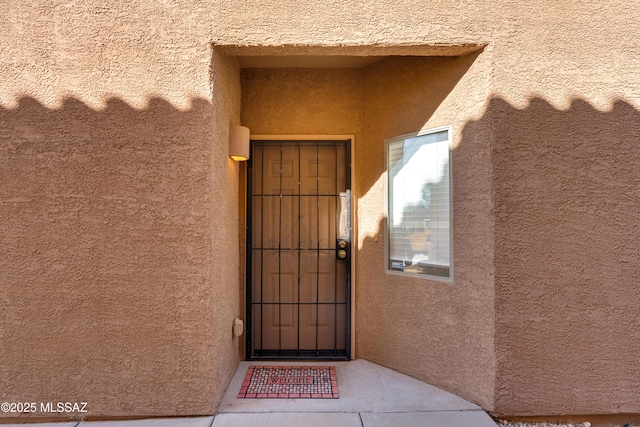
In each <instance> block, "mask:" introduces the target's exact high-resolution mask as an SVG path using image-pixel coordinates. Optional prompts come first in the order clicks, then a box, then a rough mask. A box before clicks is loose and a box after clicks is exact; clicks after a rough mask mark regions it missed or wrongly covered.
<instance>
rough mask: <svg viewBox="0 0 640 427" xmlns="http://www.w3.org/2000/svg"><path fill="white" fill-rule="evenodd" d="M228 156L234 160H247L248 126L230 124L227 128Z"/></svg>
mask: <svg viewBox="0 0 640 427" xmlns="http://www.w3.org/2000/svg"><path fill="white" fill-rule="evenodd" d="M229 157H231V158H232V159H233V160H235V161H236V162H242V161H245V160H249V128H248V127H245V126H231V127H230V128H229Z"/></svg>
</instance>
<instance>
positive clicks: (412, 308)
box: [355, 52, 495, 409]
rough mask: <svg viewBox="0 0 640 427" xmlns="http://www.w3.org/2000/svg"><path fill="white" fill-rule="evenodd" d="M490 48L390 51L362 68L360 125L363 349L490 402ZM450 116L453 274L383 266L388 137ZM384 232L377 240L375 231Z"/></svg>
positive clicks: (358, 288) (359, 303)
mask: <svg viewBox="0 0 640 427" xmlns="http://www.w3.org/2000/svg"><path fill="white" fill-rule="evenodd" d="M489 64H490V54H489V53H486V52H485V53H482V54H480V53H476V54H472V55H468V56H464V57H460V58H413V59H412V58H400V59H393V58H390V59H385V60H383V61H381V62H379V63H376V64H373V65H371V66H370V67H368V68H367V69H365V71H364V102H363V107H364V130H363V138H362V140H360V141H357V144H356V154H355V160H356V170H357V172H358V180H357V182H358V187H357V189H356V195H357V197H358V238H359V242H358V247H359V253H358V258H357V261H358V269H357V272H356V277H357V284H356V325H357V331H356V333H357V334H356V340H357V351H358V356H359V357H363V358H365V359H368V360H371V361H374V362H377V363H380V364H382V365H385V366H389V367H391V368H393V369H396V370H399V371H401V372H404V373H407V374H410V375H412V376H414V377H416V378H419V379H421V380H423V381H426V382H429V383H431V384H434V385H436V386H439V387H442V388H444V389H447V390H449V391H452V392H454V393H457V394H459V395H461V396H463V397H465V398H467V399H470V400H472V401H474V402H477V403H480V404H481V405H482V406H483V407H485V408H487V409H491V408H492V404H493V390H494V378H495V362H494V347H493V342H494V341H493V335H494V329H493V319H494V312H493V305H494V300H493V298H494V297H493V285H494V280H493V266H492V262H491V261H492V259H493V230H492V215H491V211H492V201H491V166H490V138H489V129H488V127H487V126H476V127H474V129H473V131H469V130H467V129H465V130H463V128H464V126H465V124H466V122H467V121H468V120H470V119H471V118H473V117H476V116H478V117H479V116H481V115H482V113H483V108H484V103H483V100H484V99H485V98H486V96H487V92H488V89H489V72H490V69H491V67H490V66H489ZM447 125H451V126H452V127H453V130H452V134H453V137H454V151H453V156H452V158H453V160H452V171H453V212H454V216H453V224H454V233H453V239H454V240H453V246H454V257H455V259H454V269H455V270H454V281H453V283H445V282H435V281H430V280H426V279H423V278H421V279H415V278H410V277H407V276H397V275H391V274H386V273H385V271H384V265H385V261H384V246H385V241H386V231H385V227H386V226H385V222H384V211H385V208H384V200H385V196H384V185H383V183H384V180H383V174H384V171H385V164H384V159H385V154H384V150H385V148H384V140H385V138H390V137H393V136H399V135H404V134H407V133H411V132H417V131H419V130H421V129H429V128H435V127H440V126H447ZM376 235H377V237H378V241H377V242H376V239H375V237H376Z"/></svg>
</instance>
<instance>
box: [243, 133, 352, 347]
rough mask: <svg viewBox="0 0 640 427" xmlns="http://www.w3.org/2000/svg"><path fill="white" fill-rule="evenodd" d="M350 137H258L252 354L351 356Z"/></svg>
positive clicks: (251, 257) (252, 187) (252, 189)
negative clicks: (263, 138) (275, 139)
mask: <svg viewBox="0 0 640 427" xmlns="http://www.w3.org/2000/svg"><path fill="white" fill-rule="evenodd" d="M349 143H350V141H252V154H251V161H250V163H249V179H248V180H247V182H248V187H249V188H248V192H247V194H248V195H249V197H248V207H249V220H248V221H247V223H248V227H249V230H248V231H249V232H248V233H247V235H248V239H247V240H248V243H247V248H248V250H247V273H248V274H247V277H248V280H247V282H248V289H247V317H248V324H249V325H250V328H249V330H248V333H247V357H248V358H250V359H280V358H282V359H302V358H313V359H345V358H347V357H348V355H349V343H350V339H349V324H350V303H351V301H350V295H351V292H350V283H349V278H350V271H349V269H350V261H349V259H350V249H351V248H350V224H349V219H350V212H349V205H350V203H349V193H350V190H349V184H350V172H349V164H350V150H349V148H350V147H349Z"/></svg>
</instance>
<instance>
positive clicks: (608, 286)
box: [491, 99, 640, 415]
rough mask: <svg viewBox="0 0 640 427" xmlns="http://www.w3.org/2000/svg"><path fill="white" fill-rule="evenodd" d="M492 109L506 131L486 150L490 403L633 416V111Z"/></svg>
mask: <svg viewBox="0 0 640 427" xmlns="http://www.w3.org/2000/svg"><path fill="white" fill-rule="evenodd" d="M491 105H492V107H491V110H492V112H493V115H494V117H496V118H497V117H500V118H501V120H505V121H506V122H508V123H509V126H501V127H498V128H495V131H496V135H495V140H496V143H495V146H494V149H493V151H494V164H493V172H494V182H495V191H496V254H497V255H498V256H496V260H495V268H496V307H497V310H496V316H497V317H496V323H497V332H498V333H497V336H496V340H497V345H496V348H497V351H498V357H499V359H500V369H499V370H498V378H497V383H498V384H499V389H498V390H497V395H496V399H497V402H496V407H497V408H498V410H499V411H500V412H501V413H507V414H514V413H517V414H526V415H541V414H544V415H546V414H567V413H577V414H587V413H605V414H606V413H609V414H615V413H638V412H640V399H639V396H640V394H639V393H638V389H639V387H640V358H639V357H638V354H640V328H639V327H638V326H639V321H640V317H639V315H638V312H639V310H638V308H639V307H638V303H639V302H640V287H639V286H638V284H639V283H640V267H639V265H638V260H640V225H639V224H640V209H638V200H640V145H639V144H640V113H639V112H638V110H636V109H634V108H633V107H631V106H630V105H629V104H627V103H625V102H617V103H616V104H615V105H614V106H613V107H612V108H611V110H609V111H599V110H598V109H596V108H594V107H593V106H592V105H590V104H589V103H587V102H584V101H574V102H573V103H572V104H571V106H570V107H569V108H568V109H564V110H558V109H557V108H554V107H553V106H552V105H550V104H549V103H548V102H547V101H546V100H543V99H534V100H532V101H531V102H530V104H529V105H528V106H527V107H526V108H522V109H520V108H514V107H513V106H512V105H511V104H509V103H508V102H506V101H505V100H503V99H495V100H493V101H492V104H491ZM540 390H544V392H540ZM604 396H606V398H605V397H604Z"/></svg>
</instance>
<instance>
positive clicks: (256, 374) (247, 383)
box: [238, 365, 340, 399]
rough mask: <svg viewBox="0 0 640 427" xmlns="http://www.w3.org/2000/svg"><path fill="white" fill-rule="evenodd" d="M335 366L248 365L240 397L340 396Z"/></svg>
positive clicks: (324, 397) (307, 397) (297, 397)
mask: <svg viewBox="0 0 640 427" xmlns="http://www.w3.org/2000/svg"><path fill="white" fill-rule="evenodd" d="M339 397H340V396H339V395H338V381H337V379H336V368H335V367H334V366H254V365H251V366H249V369H248V370H247V375H246V376H245V377H244V381H243V382H242V386H241V387H240V393H238V399H269V398H271V399H338V398H339Z"/></svg>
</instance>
